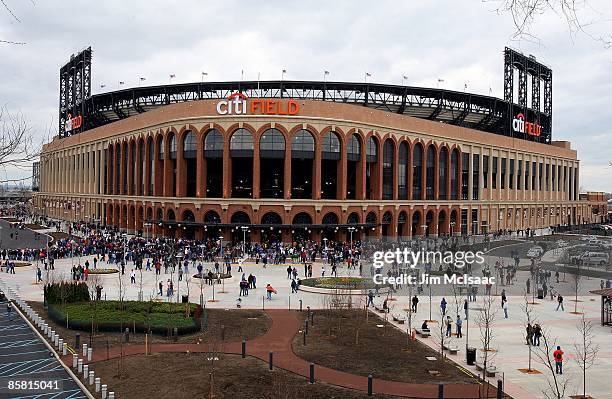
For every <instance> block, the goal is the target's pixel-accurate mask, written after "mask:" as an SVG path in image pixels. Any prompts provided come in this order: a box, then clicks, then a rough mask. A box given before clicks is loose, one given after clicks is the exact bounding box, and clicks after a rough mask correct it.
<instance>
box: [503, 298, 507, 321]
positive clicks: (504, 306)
mask: <svg viewBox="0 0 612 399" xmlns="http://www.w3.org/2000/svg"><path fill="white" fill-rule="evenodd" d="M502 307H503V309H504V318H505V319H507V318H508V301H505V302H504V303H503V305H502Z"/></svg>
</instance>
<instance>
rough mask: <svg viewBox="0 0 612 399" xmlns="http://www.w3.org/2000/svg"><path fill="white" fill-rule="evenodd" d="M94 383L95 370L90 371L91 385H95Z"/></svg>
mask: <svg viewBox="0 0 612 399" xmlns="http://www.w3.org/2000/svg"><path fill="white" fill-rule="evenodd" d="M93 383H94V372H93V371H90V372H89V385H93Z"/></svg>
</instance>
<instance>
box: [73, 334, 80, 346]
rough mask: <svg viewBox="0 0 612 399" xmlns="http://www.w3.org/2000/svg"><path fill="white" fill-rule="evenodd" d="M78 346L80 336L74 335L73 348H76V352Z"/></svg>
mask: <svg viewBox="0 0 612 399" xmlns="http://www.w3.org/2000/svg"><path fill="white" fill-rule="evenodd" d="M80 346H81V334H79V333H76V334H75V335H74V347H75V348H77V350H78V348H79V347H80Z"/></svg>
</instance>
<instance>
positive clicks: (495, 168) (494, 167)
mask: <svg viewBox="0 0 612 399" xmlns="http://www.w3.org/2000/svg"><path fill="white" fill-rule="evenodd" d="M491 178H492V179H493V180H492V182H491V185H492V186H493V189H494V190H496V189H497V157H493V172H492V173H491Z"/></svg>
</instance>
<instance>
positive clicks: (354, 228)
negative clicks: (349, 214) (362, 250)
mask: <svg viewBox="0 0 612 399" xmlns="http://www.w3.org/2000/svg"><path fill="white" fill-rule="evenodd" d="M355 230H357V228H356V227H353V226H351V227H349V228H348V231H349V234H350V237H351V247H350V251H351V256H352V255H353V232H354V231H355Z"/></svg>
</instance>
